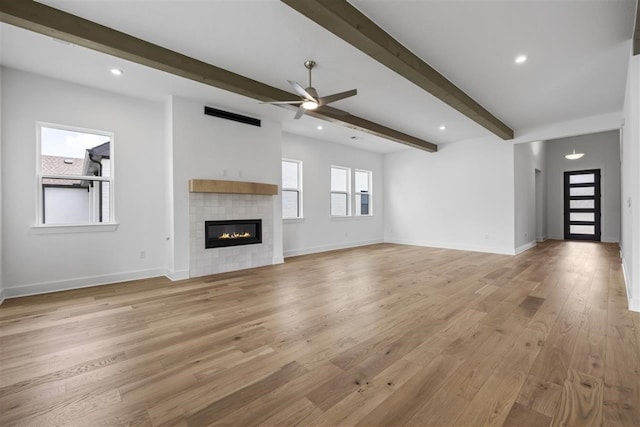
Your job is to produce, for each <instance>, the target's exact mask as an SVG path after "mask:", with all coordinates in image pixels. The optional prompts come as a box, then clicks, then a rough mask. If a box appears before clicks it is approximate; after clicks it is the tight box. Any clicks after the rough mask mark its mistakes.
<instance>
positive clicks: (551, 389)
mask: <svg viewBox="0 0 640 427" xmlns="http://www.w3.org/2000/svg"><path fill="white" fill-rule="evenodd" d="M639 327H640V314H639V313H633V312H629V311H627V304H626V296H625V290H624V284H623V278H622V273H621V268H620V259H619V253H618V248H617V245H612V244H598V243H586V242H559V241H548V242H545V243H543V244H540V245H538V246H537V247H536V248H533V249H531V250H529V251H527V252H525V253H523V254H520V255H518V256H515V257H512V256H502V255H493V254H484V253H474V252H463V251H452V250H444V249H433V248H422V247H412V246H400V245H391V244H380V245H373V246H367V247H362V248H355V249H349V250H343V251H336V252H329V253H322V254H317V255H309V256H301V257H295V258H290V259H288V260H287V262H286V263H285V264H283V265H277V266H270V267H264V268H258V269H253V270H246V271H243V272H235V273H227V274H220V275H215V276H207V277H203V278H198V279H191V280H186V281H182V282H173V283H172V282H170V281H169V280H168V279H165V278H156V279H149V280H141V281H136V282H128V283H121V284H115V285H109V286H101V287H95V288H88V289H82V290H75V291H69V292H61V293H56V294H49V295H42V296H34V297H27V298H20V299H12V300H8V301H5V303H4V304H3V305H2V306H0V380H1V382H0V425H2V426H44V425H68V426H116V425H128V426H134V425H135V426H206V425H227V426H252V425H265V426H289V425H301V426H396V425H397V426H402V425H406V426H449V425H451V426H499V425H505V426H548V425H553V426H556V425H558V426H559V425H572V426H597V425H607V426H639V425H640V342H639V337H640V334H639V333H638V332H639V331H638V328H639Z"/></svg>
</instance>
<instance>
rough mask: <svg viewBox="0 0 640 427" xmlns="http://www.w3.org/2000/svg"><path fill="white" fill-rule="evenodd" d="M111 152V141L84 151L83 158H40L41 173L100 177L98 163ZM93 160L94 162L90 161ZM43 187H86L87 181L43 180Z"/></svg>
mask: <svg viewBox="0 0 640 427" xmlns="http://www.w3.org/2000/svg"><path fill="white" fill-rule="evenodd" d="M110 150H111V141H107V142H105V143H103V144H100V145H96V146H95V147H93V148H89V149H88V150H86V151H85V156H84V158H75V157H60V156H41V158H42V173H43V174H44V175H85V176H90V175H96V176H98V175H100V173H101V170H100V165H99V164H98V163H96V162H100V161H101V160H102V159H108V158H109V154H110ZM91 159H93V160H94V161H91ZM42 183H43V184H44V185H69V186H76V187H79V186H82V187H86V186H87V185H88V182H87V181H81V180H74V179H50V178H49V179H47V178H45V179H43V180H42Z"/></svg>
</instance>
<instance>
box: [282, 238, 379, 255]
mask: <svg viewBox="0 0 640 427" xmlns="http://www.w3.org/2000/svg"><path fill="white" fill-rule="evenodd" d="M378 243H384V241H383V240H382V239H374V240H360V241H357V242H347V243H338V244H333V245H322V246H312V247H309V248H302V249H295V250H289V251H284V257H285V258H288V257H291V256H298V255H308V254H315V253H319V252H328V251H335V250H338V249H348V248H355V247H358V246H368V245H376V244H378Z"/></svg>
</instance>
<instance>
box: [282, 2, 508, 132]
mask: <svg viewBox="0 0 640 427" xmlns="http://www.w3.org/2000/svg"><path fill="white" fill-rule="evenodd" d="M281 1H282V2H283V3H285V4H287V5H288V6H290V7H291V8H293V9H295V10H296V11H298V12H299V13H301V14H302V15H304V16H306V17H307V18H309V19H311V20H312V21H314V22H315V23H317V24H318V25H320V26H321V27H323V28H325V29H326V30H328V31H330V32H332V33H333V34H335V35H336V36H338V37H340V38H341V39H343V40H344V41H346V42H347V43H349V44H351V45H352V46H354V47H356V48H357V49H359V50H361V51H362V52H364V53H366V54H367V55H369V56H370V57H371V58H373V59H375V60H376V61H378V62H380V63H381V64H383V65H385V66H386V67H388V68H390V69H391V70H393V71H395V72H396V73H398V74H399V75H401V76H402V77H404V78H405V79H407V80H409V81H411V82H413V83H414V84H416V85H417V86H419V87H421V88H422V89H424V90H425V91H427V92H429V93H430V94H431V95H433V96H435V97H436V98H438V99H440V100H441V101H443V102H444V103H446V104H448V105H449V106H451V107H452V108H454V109H456V110H458V111H459V112H461V113H462V114H464V115H465V116H467V117H469V118H470V119H471V120H473V121H475V122H477V123H478V124H480V125H481V126H483V127H484V128H486V129H488V130H489V131H491V132H493V133H494V134H496V135H498V136H499V137H501V138H502V139H513V130H511V128H509V126H507V125H506V124H504V123H503V122H501V121H500V120H499V119H498V118H497V117H495V116H494V115H493V114H491V113H490V112H489V111H487V110H486V109H485V108H484V107H482V106H481V105H480V104H479V103H477V102H476V101H475V100H473V99H472V98H471V97H470V96H469V95H467V94H466V93H464V92H463V91H462V90H461V89H460V88H458V87H457V86H456V85H454V84H453V83H451V82H450V81H449V80H447V78H446V77H444V76H443V75H442V74H440V73H438V72H437V71H436V70H435V69H434V68H432V67H431V66H429V64H427V63H426V62H424V61H423V60H422V59H420V58H419V57H418V56H416V55H414V54H413V53H412V52H411V51H410V50H409V49H407V48H406V47H404V46H403V45H402V44H401V43H400V42H398V41H397V40H396V39H394V38H393V37H391V35H389V34H388V33H387V32H385V31H384V30H383V29H382V28H380V27H379V26H378V25H376V23H374V22H373V21H372V20H370V19H369V18H367V17H366V16H365V15H364V14H363V13H362V12H360V11H359V10H358V9H356V8H355V7H354V6H352V5H351V4H349V3H348V2H347V1H346V0H281Z"/></svg>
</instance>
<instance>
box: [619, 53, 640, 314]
mask: <svg viewBox="0 0 640 427" xmlns="http://www.w3.org/2000/svg"><path fill="white" fill-rule="evenodd" d="M639 144H640V55H636V56H632V57H631V58H630V60H629V69H628V74H627V88H626V92H625V102H624V126H623V128H622V144H621V154H622V155H621V159H622V171H621V174H622V200H621V210H622V233H621V234H622V235H621V237H622V238H621V242H620V243H621V245H620V246H621V253H622V266H623V270H624V276H625V282H626V284H627V298H628V301H629V309H630V310H633V311H640V209H639V208H638V203H640V172H639V171H640V149H639V147H638V145H639Z"/></svg>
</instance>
